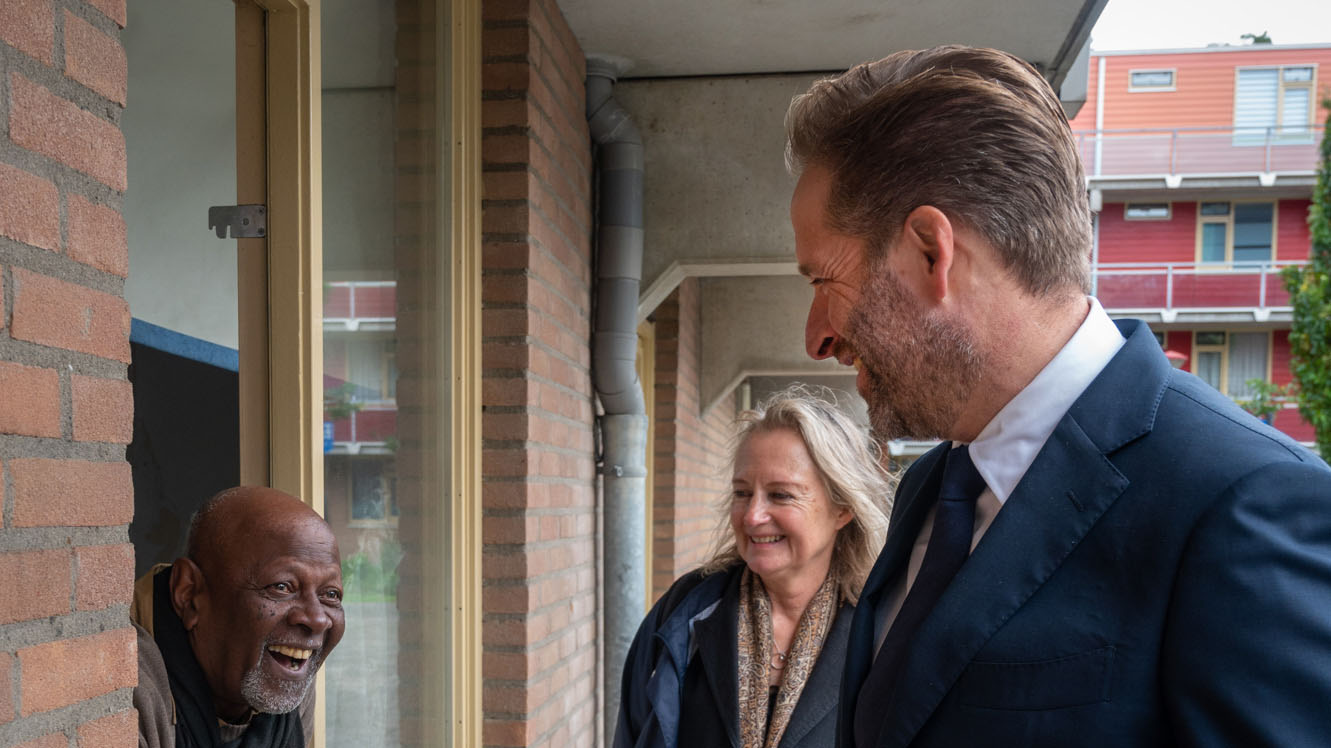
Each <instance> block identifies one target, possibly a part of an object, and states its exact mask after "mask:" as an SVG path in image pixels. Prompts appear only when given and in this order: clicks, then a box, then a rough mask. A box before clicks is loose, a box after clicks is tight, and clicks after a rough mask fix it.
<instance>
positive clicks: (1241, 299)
mask: <svg viewBox="0 0 1331 748" xmlns="http://www.w3.org/2000/svg"><path fill="white" fill-rule="evenodd" d="M1306 264H1307V261H1306V260H1299V261H1275V262H1231V263H1197V262H1117V263H1101V264H1099V265H1097V266H1096V268H1095V278H1094V284H1095V295H1096V296H1097V297H1098V298H1099V299H1100V303H1101V304H1102V305H1104V307H1105V309H1107V310H1109V311H1110V312H1129V311H1153V312H1165V313H1168V312H1175V311H1180V310H1187V311H1199V312H1200V311H1211V310H1215V311H1233V310H1240V309H1243V310H1253V311H1255V312H1259V313H1267V312H1270V311H1288V310H1289V308H1290V304H1289V293H1288V292H1287V291H1285V286H1284V283H1283V282H1282V281H1281V277H1280V270H1281V268H1284V267H1288V266H1291V265H1306Z"/></svg>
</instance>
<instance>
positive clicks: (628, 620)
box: [587, 55, 647, 743]
mask: <svg viewBox="0 0 1331 748" xmlns="http://www.w3.org/2000/svg"><path fill="white" fill-rule="evenodd" d="M624 69H625V65H624V64H623V61H620V60H616V59H614V58H610V57H600V56H595V55H592V56H589V57H588V58H587V122H588V125H589V127H590V130H591V136H592V141H593V142H594V143H595V144H596V146H597V148H598V150H597V154H596V168H597V174H598V180H597V182H598V195H597V227H596V251H597V260H596V290H595V293H596V311H595V319H594V320H593V321H592V382H593V384H594V385H595V387H596V393H597V395H598V397H599V398H600V400H601V407H602V409H603V410H604V412H605V414H604V415H602V416H601V417H600V422H601V444H602V449H603V454H602V461H601V476H602V507H603V508H602V525H601V529H602V536H603V537H604V538H605V548H604V552H603V556H602V559H603V560H602V565H603V567H602V568H603V571H604V580H603V587H602V589H603V594H604V600H605V607H604V629H603V630H604V637H605V639H604V641H605V655H604V660H603V662H604V665H603V667H604V672H603V679H602V683H603V687H604V694H605V701H604V708H605V711H604V717H605V740H606V742H607V743H609V742H610V741H611V740H612V739H613V737H614V734H615V723H616V721H617V719H618V715H619V683H620V678H621V673H622V672H623V667H624V658H625V656H626V655H627V654H628V651H629V645H630V644H632V642H633V635H634V633H635V632H636V631H637V628H638V624H639V623H640V622H641V621H642V616H643V613H644V612H645V611H646V607H647V591H646V584H645V582H644V580H643V569H644V565H645V563H646V560H645V558H644V556H645V549H644V545H645V541H646V537H645V535H644V532H645V530H644V528H645V526H646V515H645V513H644V512H645V504H646V495H647V414H646V407H645V405H644V402H643V394H642V383H641V382H640V381H639V380H638V372H637V368H636V366H635V364H636V361H637V352H638V329H637V328H638V326H637V312H638V286H639V284H640V282H641V279H642V167H643V158H642V136H641V135H640V134H639V133H638V128H637V127H635V126H634V124H633V122H632V120H631V119H630V118H629V115H628V112H626V111H625V110H624V108H623V107H622V106H620V105H619V102H617V101H615V100H614V99H613V98H611V89H612V88H613V87H614V84H615V80H616V79H617V78H618V77H619V74H620V73H621V72H622V71H623V70H624Z"/></svg>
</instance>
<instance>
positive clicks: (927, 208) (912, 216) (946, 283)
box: [901, 205, 956, 301]
mask: <svg viewBox="0 0 1331 748" xmlns="http://www.w3.org/2000/svg"><path fill="white" fill-rule="evenodd" d="M901 239H902V241H901V244H902V246H904V247H905V248H907V249H909V250H910V251H911V252H913V253H914V256H913V257H910V258H909V261H910V264H911V267H912V268H913V269H915V270H918V273H917V274H916V281H917V282H918V283H919V284H920V285H921V286H922V288H921V290H922V291H923V292H925V293H926V294H928V296H929V297H931V298H932V300H933V301H942V300H943V299H944V298H946V297H947V294H948V290H949V288H950V281H951V278H950V277H949V276H950V275H951V273H952V268H953V261H954V260H955V259H956V255H955V250H956V244H955V241H954V239H955V237H954V236H953V232H952V222H951V221H950V220H948V217H947V215H946V214H944V213H943V211H941V210H939V209H938V208H935V207H934V206H932V205H921V206H920V207H918V208H916V209H915V210H912V211H911V212H910V213H909V214H908V215H907V216H906V220H905V222H904V223H903V224H902V227H901Z"/></svg>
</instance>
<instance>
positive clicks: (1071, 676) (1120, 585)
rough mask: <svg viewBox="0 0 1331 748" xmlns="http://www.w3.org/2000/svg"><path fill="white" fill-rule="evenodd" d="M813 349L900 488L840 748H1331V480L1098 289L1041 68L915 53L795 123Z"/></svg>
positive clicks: (869, 600) (860, 621) (801, 100)
mask: <svg viewBox="0 0 1331 748" xmlns="http://www.w3.org/2000/svg"><path fill="white" fill-rule="evenodd" d="M787 133H788V154H787V155H788V161H789V163H790V164H791V167H792V169H793V170H795V171H797V172H798V173H799V182H798V184H797V186H796V188H795V193H794V196H793V198H792V201H791V220H792V223H793V225H794V229H795V253H796V257H797V260H798V262H799V266H800V270H801V272H802V273H803V274H804V275H806V276H807V277H808V278H809V279H810V280H811V281H812V283H813V285H814V300H813V303H812V305H811V308H810V310H809V318H808V323H807V327H806V330H805V344H806V346H807V348H808V352H809V355H810V356H812V357H813V358H816V359H822V358H828V357H835V358H836V359H838V360H839V361H841V362H842V363H845V364H847V365H853V366H854V367H855V368H856V369H857V370H858V375H857V379H856V386H857V388H858V390H859V391H860V393H861V394H862V395H863V396H864V398H865V400H866V401H867V402H868V404H869V416H870V421H871V423H872V426H873V429H874V430H875V432H876V433H877V434H878V436H880V437H881V438H884V439H891V438H901V437H910V438H916V439H932V438H941V439H943V440H945V441H944V443H942V444H940V445H939V446H938V447H937V448H935V449H934V450H932V451H930V452H929V453H928V454H926V455H924V456H922V457H921V458H920V459H919V460H917V461H916V462H915V463H914V464H913V465H912V466H911V468H910V469H909V470H908V471H907V473H906V474H905V476H904V477H903V479H902V480H901V483H900V485H899V487H898V490H897V494H896V500H895V503H894V506H893V510H892V519H891V526H890V528H891V529H890V530H889V535H888V538H887V542H886V545H885V546H884V548H883V550H882V553H881V554H880V556H879V558H878V563H877V564H876V565H875V567H874V570H873V572H872V573H871V574H870V576H869V578H868V581H867V582H866V583H865V587H864V591H863V592H862V593H861V596H860V601H859V605H858V607H857V608H856V611H855V618H854V621H853V624H852V627H851V633H850V639H849V644H848V651H847V654H846V672H845V674H844V679H843V682H842V687H841V700H840V715H839V720H838V745H840V746H843V748H845V747H850V746H853V747H854V748H884V747H886V746H907V745H911V746H969V745H983V746H1025V747H1028V748H1029V747H1039V746H1049V747H1050V748H1054V747H1062V746H1073V745H1075V746H1083V747H1086V746H1105V747H1106V748H1108V747H1110V746H1164V745H1207V746H1220V745H1235V746H1250V745H1270V746H1277V745H1278V746H1294V745H1325V744H1326V741H1327V738H1328V736H1331V709H1328V708H1327V705H1328V704H1331V470H1328V468H1327V466H1326V464H1325V463H1323V462H1322V461H1321V460H1319V459H1318V458H1317V457H1316V456H1315V455H1313V454H1312V453H1310V452H1309V451H1308V450H1306V449H1304V448H1303V447H1302V446H1300V445H1298V444H1296V443H1294V442H1292V441H1291V440H1290V439H1289V438H1287V437H1286V436H1285V435H1283V434H1281V433H1279V432H1276V431H1274V430H1272V429H1271V428H1269V427H1267V426H1265V425H1263V424H1262V423H1260V422H1258V421H1257V420H1256V419H1254V418H1252V417H1251V416H1249V415H1247V414H1246V413H1244V412H1243V411H1241V410H1240V409H1239V408H1238V407H1237V406H1236V405H1235V404H1234V403H1233V402H1232V401H1230V400H1229V399H1227V398H1225V397H1224V396H1222V395H1221V394H1220V393H1218V392H1216V391H1215V390H1214V389H1212V388H1210V387H1209V386H1207V385H1206V384H1205V383H1203V382H1202V381H1201V380H1199V379H1197V378H1196V377H1194V376H1192V375H1191V374H1188V373H1186V372H1182V371H1178V370H1175V369H1173V368H1172V367H1171V366H1170V364H1169V362H1168V360H1167V359H1166V358H1165V356H1164V354H1163V352H1162V351H1161V350H1160V345H1159V344H1158V343H1157V341H1156V339H1155V337H1154V336H1153V335H1152V333H1151V330H1150V329H1149V328H1147V326H1146V325H1145V324H1143V323H1141V322H1139V321H1136V320H1120V321H1118V322H1113V321H1111V320H1110V318H1109V317H1108V315H1107V314H1106V313H1105V311H1104V310H1103V309H1102V308H1101V307H1100V305H1099V303H1098V302H1097V301H1096V300H1095V299H1094V298H1093V297H1091V296H1090V295H1089V294H1090V287H1091V284H1090V272H1089V271H1090V268H1089V258H1090V247H1091V223H1090V212H1089V207H1088V200H1087V195H1086V182H1085V178H1084V176H1083V172H1082V167H1081V161H1080V158H1079V156H1078V151H1077V145H1076V143H1075V141H1074V140H1073V137H1072V134H1071V132H1070V130H1069V128H1068V124H1067V119H1066V117H1065V115H1064V113H1063V110H1062V107H1061V106H1060V104H1059V101H1058V98H1057V97H1056V96H1055V95H1054V93H1053V91H1052V90H1051V89H1050V87H1049V85H1048V83H1046V82H1045V80H1044V79H1043V78H1042V77H1041V76H1040V75H1039V73H1037V72H1036V71H1035V70H1034V69H1033V68H1032V67H1031V66H1030V65H1028V64H1026V63H1025V62H1022V61H1021V60H1018V59H1016V58H1015V57H1012V56H1011V55H1008V54H1006V53H1003V52H999V51H996V50H985V49H971V48H966V47H956V46H949V47H938V48H934V49H929V50H923V51H905V52H899V53H896V54H893V55H891V56H889V57H887V58H885V59H883V60H879V61H878V62H874V63H867V64H864V65H860V66H858V67H856V68H853V69H852V70H850V71H848V72H847V73H845V74H844V75H841V76H839V77H836V78H832V79H828V80H824V81H820V82H818V83H816V84H814V86H813V88H812V89H811V90H810V91H809V92H808V93H807V94H804V95H803V96H800V97H798V98H796V100H795V101H794V103H793V104H792V105H791V110H790V113H789V115H788V117H787Z"/></svg>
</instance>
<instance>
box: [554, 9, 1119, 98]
mask: <svg viewBox="0 0 1331 748" xmlns="http://www.w3.org/2000/svg"><path fill="white" fill-rule="evenodd" d="M1105 2H1106V0H1006V1H1005V2H1002V3H995V2H993V1H992V0H927V1H926V0H892V1H891V2H875V1H874V0H817V1H816V2H814V1H812V0H721V1H720V2H718V1H717V0H559V6H560V8H561V10H563V12H564V17H565V18H566V19H567V20H568V23H569V25H570V26H571V27H572V29H573V33H574V34H575V35H576V36H577V38H578V41H579V43H580V44H581V45H582V48H583V50H584V51H586V52H588V53H597V54H610V55H616V56H618V57H623V58H626V59H628V60H630V61H631V62H632V64H633V66H632V68H631V69H630V70H628V71H627V72H626V73H625V77H630V78H649V77H671V76H699V75H751V74H759V73H784V72H806V71H836V70H844V69H845V68H848V67H850V66H851V65H854V64H855V63H858V62H862V61H865V60H874V59H878V58H880V57H883V56H884V55H887V54H888V53H890V52H893V51H896V50H900V49H918V48H921V47H929V46H934V45H937V44H948V43H960V44H969V45H972V46H987V47H998V48H1000V49H1004V50H1007V51H1009V52H1011V53H1013V54H1015V55H1018V56H1020V57H1022V58H1023V59H1025V60H1028V61H1030V62H1032V63H1037V64H1038V65H1040V66H1042V67H1043V68H1044V69H1046V70H1052V71H1053V75H1051V76H1050V77H1051V79H1052V80H1054V82H1055V83H1058V82H1059V80H1058V79H1059V78H1061V77H1062V74H1063V73H1065V72H1066V71H1067V68H1068V67H1069V66H1070V65H1071V64H1072V63H1073V61H1074V59H1075V57H1076V55H1077V53H1078V52H1079V51H1080V50H1081V48H1082V47H1083V46H1084V42H1085V40H1086V37H1087V36H1088V35H1089V33H1090V29H1091V26H1092V25H1094V23H1095V20H1096V18H1098V17H1099V15H1100V11H1101V10H1102V9H1103V7H1104V5H1105Z"/></svg>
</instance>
